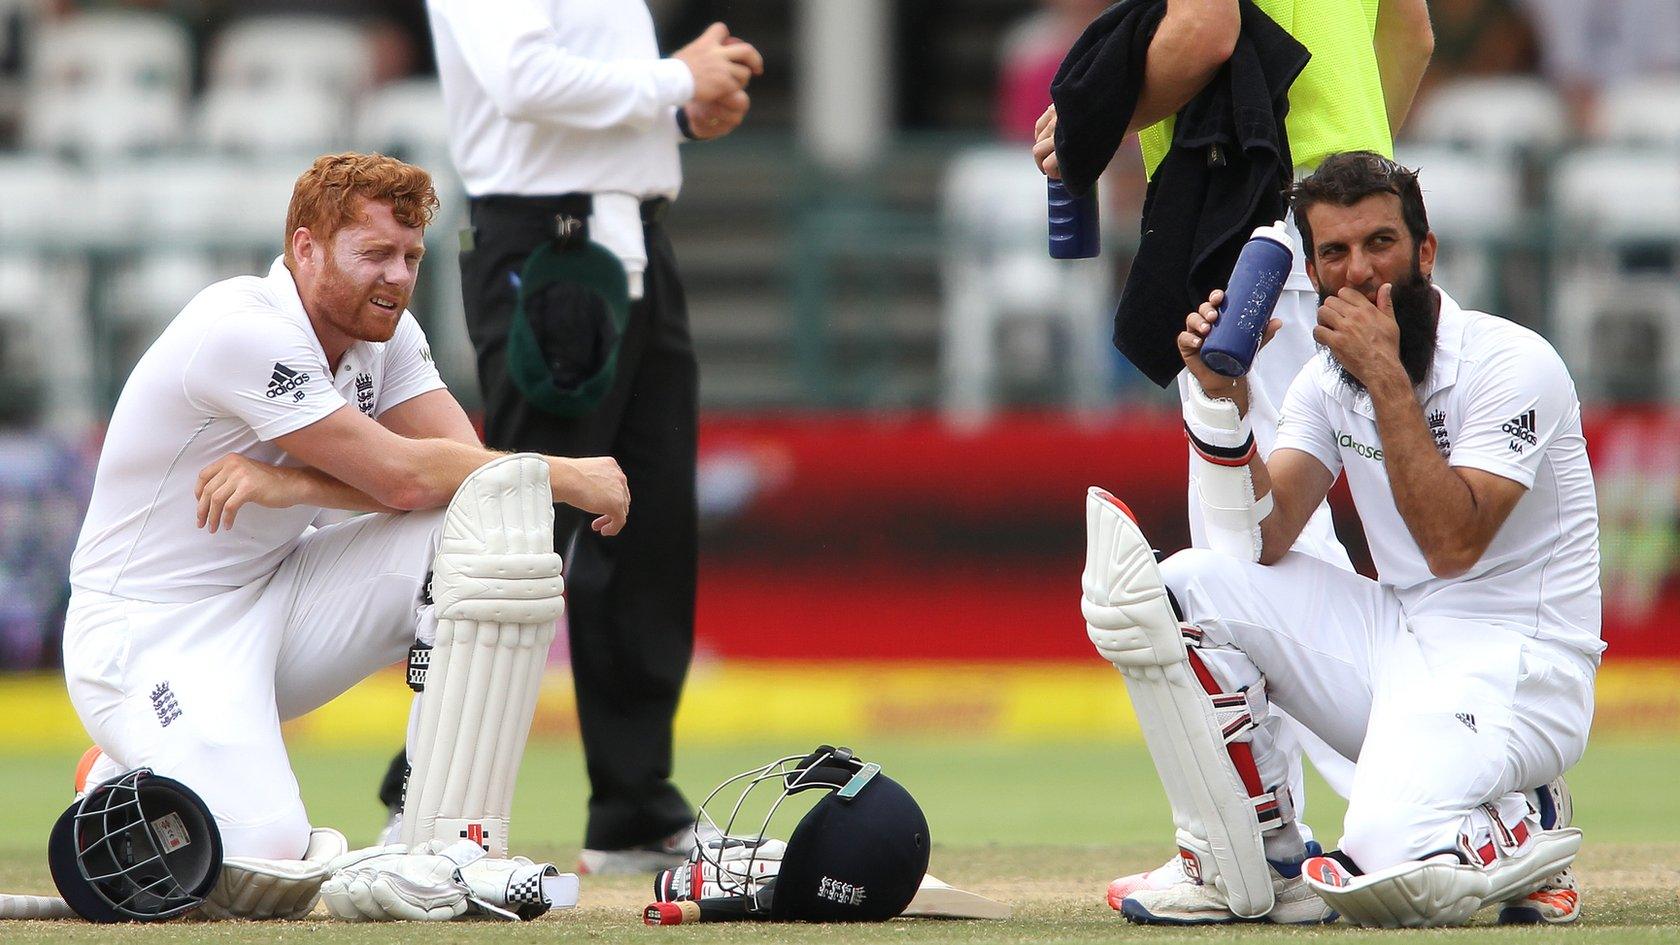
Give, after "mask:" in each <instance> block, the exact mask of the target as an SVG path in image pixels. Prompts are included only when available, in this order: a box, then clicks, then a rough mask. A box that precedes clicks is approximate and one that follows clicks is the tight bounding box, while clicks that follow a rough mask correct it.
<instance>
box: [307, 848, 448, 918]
mask: <svg viewBox="0 0 1680 945" xmlns="http://www.w3.org/2000/svg"><path fill="white" fill-rule="evenodd" d="M392 847H395V848H397V849H396V851H393V852H386V851H391V848H392ZM401 849H402V847H401V845H400V844H392V845H391V846H390V847H374V848H370V849H368V850H360V851H357V852H356V853H352V854H348V855H347V856H346V857H342V858H341V859H343V860H346V861H348V865H345V866H343V867H342V868H340V869H339V870H338V871H337V872H336V873H334V874H333V876H332V878H330V879H328V880H327V881H326V882H325V883H323V884H322V885H321V901H322V902H324V903H326V905H327V910H328V911H329V912H331V913H332V914H333V915H334V916H335V917H337V918H340V919H345V920H348V921H351V922H392V921H410V922H426V921H434V922H435V921H447V920H449V919H455V918H459V917H460V916H462V915H464V914H465V913H466V911H467V906H468V902H467V896H468V889H467V886H466V884H465V883H463V882H461V881H460V878H459V876H458V875H457V871H458V870H459V869H460V864H459V863H458V862H457V861H456V860H455V859H452V858H450V857H448V856H444V855H441V854H439V853H432V852H427V851H428V850H429V849H431V845H422V846H421V847H420V848H419V849H418V850H417V851H416V852H414V853H406V852H400V851H401ZM481 853H482V851H481ZM358 857H359V858H358Z"/></svg>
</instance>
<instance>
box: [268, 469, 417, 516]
mask: <svg viewBox="0 0 1680 945" xmlns="http://www.w3.org/2000/svg"><path fill="white" fill-rule="evenodd" d="M286 474H287V475H288V476H290V477H292V479H293V482H294V485H295V487H296V488H297V490H298V501H297V504H298V505H311V506H314V507H316V508H321V509H342V510H343V511H346V512H395V511H398V510H397V509H394V508H392V507H391V506H388V505H386V504H385V503H383V502H380V501H379V500H378V499H375V498H374V497H373V496H370V495H368V494H367V493H366V492H363V491H362V490H360V489H358V488H356V487H355V486H352V485H350V484H349V483H346V482H341V481H339V480H337V479H334V478H333V477H332V476H330V475H328V474H326V473H324V472H322V471H321V470H319V469H314V468H311V467H309V466H300V467H295V468H287V469H286Z"/></svg>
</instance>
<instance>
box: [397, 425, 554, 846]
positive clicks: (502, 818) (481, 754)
mask: <svg viewBox="0 0 1680 945" xmlns="http://www.w3.org/2000/svg"><path fill="white" fill-rule="evenodd" d="M560 572H561V562H560V556H559V555H557V554H555V553H554V499H553V496H552V493H551V491H550V487H549V478H548V462H547V461H546V460H544V459H543V458H542V457H540V456H535V455H533V454H529V453H521V454H517V455H514V456H507V457H503V458H501V459H497V460H495V461H493V462H490V463H488V464H486V465H485V466H483V467H482V468H480V469H479V470H478V471H476V472H474V473H473V474H472V475H471V476H469V477H467V480H466V481H465V482H463V483H462V484H461V488H460V489H459V490H457V491H456V493H455V497H454V499H452V500H451V501H450V503H449V509H448V511H447V512H446V513H445V516H444V522H443V533H442V537H441V539H440V541H439V545H438V555H437V562H436V564H435V565H434V567H433V574H432V599H433V604H434V607H435V614H436V617H437V639H436V642H435V643H434V644H433V647H432V650H431V659H430V665H429V666H428V667H427V669H426V673H425V684H424V689H423V691H422V692H421V694H420V696H419V700H418V703H417V708H418V718H419V723H418V725H417V726H416V727H415V732H414V739H413V743H412V744H411V745H410V746H409V765H410V771H409V779H408V786H407V790H406V791H405V794H404V800H403V836H402V839H403V842H404V843H406V844H409V845H410V846H413V845H415V844H419V843H422V842H424V841H427V840H432V839H442V840H459V839H467V840H471V841H472V842H473V843H476V844H478V845H480V846H481V847H483V848H484V849H485V850H486V851H487V852H488V853H489V854H490V855H491V856H492V857H506V856H507V851H508V841H507V831H508V812H509V811H510V809H511V808H512V806H513V788H514V781H515V778H516V776H517V775H518V773H519V762H520V758H521V757H522V756H523V755H524V753H525V740H526V738H527V736H529V734H530V731H531V718H532V716H533V715H534V714H535V712H536V706H537V690H538V687H539V686H540V684H541V681H542V671H543V666H544V664H545V663H546V662H547V659H548V647H549V644H550V643H551V642H552V641H553V639H554V621H555V620H556V619H558V618H559V616H560V614H561V613H562V612H563V611H564V609H565V599H564V597H563V596H562V592H563V590H564V586H563V584H562V581H561V577H560Z"/></svg>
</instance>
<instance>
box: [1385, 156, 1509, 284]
mask: <svg viewBox="0 0 1680 945" xmlns="http://www.w3.org/2000/svg"><path fill="white" fill-rule="evenodd" d="M1395 157H1396V158H1397V159H1398V160H1399V162H1400V163H1401V164H1403V165H1405V166H1406V167H1410V168H1414V169H1416V170H1417V172H1418V184H1419V186H1421V187H1422V188H1423V203H1424V206H1425V207H1426V208H1427V209H1428V212H1429V228H1430V229H1431V230H1433V231H1434V232H1435V235H1436V236H1437V237H1439V238H1440V240H1441V253H1440V255H1439V256H1438V257H1437V263H1436V275H1435V279H1436V281H1437V282H1439V283H1440V284H1441V286H1442V287H1443V288H1445V289H1446V290H1447V291H1448V292H1449V293H1451V294H1452V296H1453V298H1454V299H1456V300H1457V301H1458V302H1459V304H1461V305H1466V306H1469V307H1471V308H1476V309H1482V308H1486V307H1488V306H1492V305H1494V304H1495V303H1497V302H1498V301H1500V298H1499V291H1498V290H1499V286H1498V282H1499V270H1498V262H1499V257H1500V254H1499V252H1498V250H1499V248H1500V247H1499V245H1498V244H1500V243H1501V242H1502V241H1504V240H1506V239H1508V238H1509V237H1510V236H1511V235H1512V234H1514V233H1516V232H1517V229H1518V227H1519V226H1520V225H1521V221H1522V215H1523V205H1522V180H1521V175H1520V174H1519V173H1518V171H1517V168H1516V167H1515V166H1514V165H1513V164H1512V163H1510V162H1506V161H1489V160H1487V159H1486V158H1478V157H1476V156H1474V155H1471V154H1467V153H1465V152H1463V151H1460V150H1458V149H1456V148H1451V147H1446V146H1441V145H1435V146H1431V145H1417V144H1413V145H1403V146H1401V147H1400V148H1399V149H1398V151H1397V153H1396V155H1395Z"/></svg>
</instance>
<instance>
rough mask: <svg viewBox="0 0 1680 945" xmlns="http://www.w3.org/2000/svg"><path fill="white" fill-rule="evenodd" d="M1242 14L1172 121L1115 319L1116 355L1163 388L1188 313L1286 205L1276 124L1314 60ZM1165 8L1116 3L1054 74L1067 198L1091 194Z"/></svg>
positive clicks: (1285, 169) (1265, 22)
mask: <svg viewBox="0 0 1680 945" xmlns="http://www.w3.org/2000/svg"><path fill="white" fill-rule="evenodd" d="M1239 7H1240V9H1241V13H1242V32H1241V34H1240V35H1239V36H1238V38H1237V44H1236V49H1235V51H1234V52H1233V53H1232V54H1231V58H1230V60H1229V61H1227V62H1226V63H1225V65H1223V66H1221V67H1220V69H1219V71H1218V72H1217V73H1216V74H1215V75H1214V78H1213V80H1212V81H1211V82H1209V83H1208V86H1207V87H1206V88H1204V89H1203V90H1202V91H1200V92H1198V93H1197V94H1196V97H1195V98H1193V99H1191V100H1190V102H1189V104H1187V105H1185V107H1184V108H1183V109H1182V110H1181V111H1180V112H1179V113H1178V120H1177V123H1176V125H1175V126H1174V131H1173V141H1172V147H1171V148H1170V149H1169V150H1168V152H1167V155H1166V157H1165V158H1164V159H1162V161H1161V164H1160V166H1159V167H1158V168H1156V170H1155V175H1154V177H1153V178H1152V179H1151V180H1150V182H1149V193H1148V197H1147V198H1146V199H1145V201H1144V206H1143V227H1142V239H1141V241H1140V242H1139V245H1138V253H1137V256H1136V257H1135V258H1134V259H1133V261H1132V269H1131V274H1130V276H1129V277H1128V278H1127V280H1126V287H1125V289H1124V291H1123V292H1122V293H1121V295H1120V304H1119V306H1118V308H1116V310H1115V312H1114V344H1115V347H1117V348H1119V349H1120V352H1121V353H1122V354H1124V355H1125V356H1126V357H1127V358H1128V359H1129V360H1130V361H1131V362H1132V364H1134V365H1136V366H1137V368H1138V370H1140V371H1142V372H1143V373H1144V374H1145V375H1147V376H1148V377H1149V379H1150V380H1152V381H1154V382H1155V383H1157V384H1159V385H1161V386H1162V387H1165V386H1167V385H1169V384H1171V383H1172V382H1173V378H1175V377H1176V376H1177V375H1178V372H1179V371H1180V370H1182V369H1183V367H1184V362H1183V361H1182V360H1181V359H1180V358H1179V356H1178V347H1177V343H1176V338H1177V336H1178V333H1179V332H1181V331H1183V330H1184V316H1185V315H1186V314H1188V313H1189V312H1190V311H1191V309H1193V308H1195V307H1196V305H1197V304H1199V303H1200V302H1201V300H1203V299H1205V298H1207V294H1208V292H1210V291H1212V290H1213V289H1215V288H1220V287H1223V286H1224V285H1225V283H1226V281H1227V280H1228V279H1229V278H1230V276H1231V269H1232V267H1233V266H1235V265H1236V261H1237V254H1238V253H1239V252H1240V251H1241V250H1242V245H1243V243H1244V242H1246V241H1247V239H1248V235H1249V233H1250V232H1252V231H1253V229H1254V228H1255V227H1257V226H1262V225H1264V224H1267V223H1271V222H1273V221H1275V220H1279V219H1282V218H1283V215H1284V212H1285V210H1286V209H1287V208H1286V204H1285V200H1284V191H1285V189H1286V188H1287V187H1288V186H1289V182H1290V177H1291V173H1292V170H1293V161H1292V160H1291V159H1290V156H1289V141H1288V137H1287V135H1286V134H1285V131H1284V116H1285V115H1286V114H1287V113H1288V111H1289V98H1288V94H1289V86H1290V84H1291V83H1293V82H1294V81H1295V77H1296V76H1298V75H1300V74H1301V70H1302V69H1303V68H1305V67H1306V64H1307V60H1308V58H1309V56H1310V54H1309V53H1308V52H1307V48H1306V47H1305V46H1303V45H1301V43H1300V42H1299V41H1298V40H1296V39H1295V38H1294V37H1293V36H1290V35H1289V33H1288V32H1287V31H1286V30H1284V29H1283V27H1281V26H1279V25H1277V23H1276V22H1275V21H1273V20H1272V19H1271V17H1269V16H1267V15H1266V14H1265V13H1264V12H1262V11H1261V10H1260V8H1259V7H1256V6H1255V5H1254V4H1253V2H1252V0H1239ZM1165 8H1166V3H1165V0H1122V2H1120V3H1117V4H1115V5H1114V6H1113V7H1110V8H1109V9H1108V10H1107V11H1106V12H1104V13H1103V14H1102V15H1101V16H1099V17H1098V18H1097V19H1096V21H1095V22H1093V23H1092V24H1091V26H1090V27H1088V28H1087V29H1086V31H1085V33H1084V34H1083V35H1081V36H1080V38H1079V41H1078V42H1076V43H1075V44H1074V47H1073V49H1072V50H1071V51H1070V52H1069V53H1068V56H1067V58H1066V59H1064V60H1063V61H1062V66H1061V68H1060V69H1058V70H1057V72H1056V79H1055V81H1054V82H1053V83H1052V85H1051V87H1050V91H1051V98H1052V100H1054V101H1055V103H1056V113H1057V129H1056V154H1057V158H1058V160H1059V161H1060V162H1061V165H1062V171H1063V175H1064V179H1066V180H1067V181H1068V186H1069V189H1070V190H1073V191H1074V192H1075V193H1080V192H1083V191H1085V190H1088V189H1089V188H1090V186H1091V184H1092V183H1094V182H1095V180H1096V177H1097V175H1098V174H1100V173H1101V172H1102V168H1104V167H1106V166H1107V165H1108V162H1109V161H1110V160H1112V159H1113V157H1114V152H1115V150H1116V149H1117V148H1118V147H1119V144H1120V141H1121V139H1122V137H1123V135H1124V134H1125V128H1126V125H1127V124H1129V123H1130V121H1131V116H1132V112H1133V111H1135V109H1136V106H1137V98H1138V95H1139V93H1140V91H1141V89H1142V84H1143V68H1144V56H1145V52H1146V51H1147V49H1148V43H1149V38H1150V37H1152V36H1153V35H1154V30H1155V28H1156V27H1157V26H1158V25H1159V24H1160V19H1161V16H1162V15H1163V14H1164V12H1165ZM1064 146H1065V147H1066V148H1067V150H1065V151H1064V150H1063V148H1064ZM1070 160H1071V165H1070ZM1070 166H1071V170H1070ZM1075 175H1077V176H1075Z"/></svg>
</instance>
